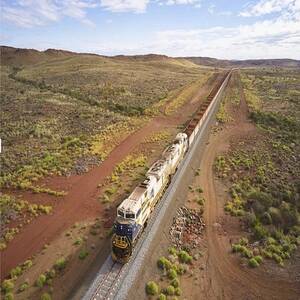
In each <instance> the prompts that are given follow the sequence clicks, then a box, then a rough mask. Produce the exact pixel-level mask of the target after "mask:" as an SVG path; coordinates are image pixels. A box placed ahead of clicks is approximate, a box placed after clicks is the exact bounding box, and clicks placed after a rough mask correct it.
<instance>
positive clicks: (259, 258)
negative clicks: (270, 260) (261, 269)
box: [253, 255, 263, 264]
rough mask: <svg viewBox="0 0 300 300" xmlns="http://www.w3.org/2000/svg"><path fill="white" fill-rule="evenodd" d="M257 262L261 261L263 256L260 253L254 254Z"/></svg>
mask: <svg viewBox="0 0 300 300" xmlns="http://www.w3.org/2000/svg"><path fill="white" fill-rule="evenodd" d="M253 258H254V259H255V260H256V261H257V262H258V263H259V264H261V263H262V262H263V258H262V257H261V256H260V255H256V256H254V257H253Z"/></svg>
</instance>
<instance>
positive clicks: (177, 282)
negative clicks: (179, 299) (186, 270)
mask: <svg viewBox="0 0 300 300" xmlns="http://www.w3.org/2000/svg"><path fill="white" fill-rule="evenodd" d="M171 285H173V286H174V288H177V287H178V286H179V280H178V279H177V278H175V279H173V280H172V281H171Z"/></svg>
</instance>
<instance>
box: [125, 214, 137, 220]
mask: <svg viewBox="0 0 300 300" xmlns="http://www.w3.org/2000/svg"><path fill="white" fill-rule="evenodd" d="M134 217H135V216H134V214H126V219H134Z"/></svg>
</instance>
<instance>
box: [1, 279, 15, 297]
mask: <svg viewBox="0 0 300 300" xmlns="http://www.w3.org/2000/svg"><path fill="white" fill-rule="evenodd" d="M1 287H2V289H3V291H4V292H5V293H6V294H7V293H9V292H12V291H13V289H14V287H15V285H14V283H13V281H12V279H6V280H4V281H3V282H2V285H1Z"/></svg>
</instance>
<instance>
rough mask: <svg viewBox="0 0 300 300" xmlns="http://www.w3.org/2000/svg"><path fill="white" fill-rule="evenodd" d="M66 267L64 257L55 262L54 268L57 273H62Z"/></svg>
mask: <svg viewBox="0 0 300 300" xmlns="http://www.w3.org/2000/svg"><path fill="white" fill-rule="evenodd" d="M66 265H67V261H66V259H65V258H64V257H61V258H59V259H58V260H56V262H55V264H54V267H55V269H57V270H58V271H62V270H63V269H64V268H65V267H66Z"/></svg>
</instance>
